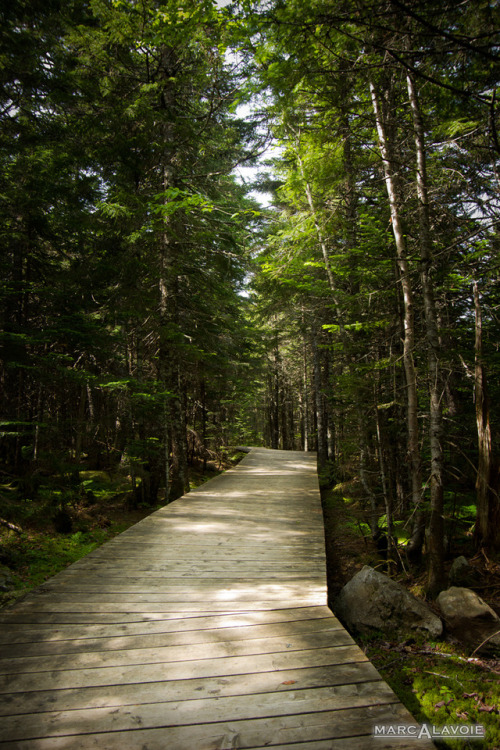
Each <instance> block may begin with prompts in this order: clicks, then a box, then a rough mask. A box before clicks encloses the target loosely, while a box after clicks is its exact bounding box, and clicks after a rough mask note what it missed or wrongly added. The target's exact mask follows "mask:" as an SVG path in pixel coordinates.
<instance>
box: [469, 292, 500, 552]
mask: <svg viewBox="0 0 500 750" xmlns="http://www.w3.org/2000/svg"><path fill="white" fill-rule="evenodd" d="M473 294H474V308H475V314H476V315H475V317H476V325H475V329H476V336H475V367H474V386H475V398H476V424H477V444H478V467H477V479H476V528H475V532H474V540H475V543H476V545H477V547H485V548H486V549H488V550H490V551H492V552H493V551H496V550H497V549H498V548H499V547H500V499H499V494H498V466H497V465H496V462H495V461H494V458H493V445H492V439H491V426H490V404H489V398H488V391H487V385H486V373H485V371H484V366H483V324H482V311H481V300H480V298H479V288H478V285H477V282H474V284H473Z"/></svg>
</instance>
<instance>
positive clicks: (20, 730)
mask: <svg viewBox="0 0 500 750" xmlns="http://www.w3.org/2000/svg"><path fill="white" fill-rule="evenodd" d="M394 701H395V696H394V693H393V692H392V690H391V689H390V688H389V686H388V685H386V684H385V683H380V680H377V681H376V682H361V683H355V684H353V685H338V686H335V687H333V686H329V687H316V688H313V689H307V688H305V689H303V690H294V691H282V692H278V693H256V694H255V693H254V694H247V695H244V696H227V697H220V696H219V697H218V698H217V700H214V699H213V698H200V699H195V700H185V701H178V700H176V701H169V702H166V703H161V702H155V703H142V704H135V705H127V706H113V707H109V708H108V707H106V708H88V707H87V708H85V709H83V710H82V709H74V710H72V711H49V712H44V713H37V714H35V715H28V716H24V717H23V720H22V722H20V721H19V718H18V717H17V716H10V717H6V716H4V717H3V719H2V737H3V738H5V739H7V740H20V739H24V738H26V739H28V738H35V737H39V736H40V734H42V736H58V735H63V736H64V735H72V734H73V735H75V734H77V735H82V734H83V735H84V734H87V733H88V732H89V730H90V731H92V733H95V734H97V733H99V732H109V731H112V732H121V731H126V730H130V729H135V727H137V726H138V725H139V726H140V727H141V729H149V728H154V727H157V726H162V725H163V726H165V725H166V726H168V727H169V729H171V728H172V727H182V726H187V725H191V724H193V723H196V724H197V725H201V724H212V723H213V722H232V721H234V720H237V721H242V720H243V721H244V720H246V719H263V718H270V717H273V718H274V717H278V716H286V717H290V716H291V715H295V714H306V713H321V712H326V711H339V710H342V709H346V708H352V709H356V708H360V707H366V706H374V705H376V706H381V705H384V704H392V703H394Z"/></svg>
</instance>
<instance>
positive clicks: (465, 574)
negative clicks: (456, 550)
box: [448, 555, 474, 586]
mask: <svg viewBox="0 0 500 750" xmlns="http://www.w3.org/2000/svg"><path fill="white" fill-rule="evenodd" d="M473 581H474V568H473V567H472V565H469V563H468V561H467V560H466V558H465V557H464V556H463V555H460V557H457V558H456V559H455V560H453V563H452V565H451V568H450V572H449V574H448V585H449V586H470V585H471V583H472V582H473Z"/></svg>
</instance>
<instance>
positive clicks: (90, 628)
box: [0, 607, 332, 643]
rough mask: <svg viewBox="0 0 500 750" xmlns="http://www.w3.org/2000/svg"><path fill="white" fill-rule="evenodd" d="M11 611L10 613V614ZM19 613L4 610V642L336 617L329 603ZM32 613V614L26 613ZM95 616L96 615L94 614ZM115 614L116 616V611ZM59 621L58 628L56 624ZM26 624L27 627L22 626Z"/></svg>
mask: <svg viewBox="0 0 500 750" xmlns="http://www.w3.org/2000/svg"><path fill="white" fill-rule="evenodd" d="M9 615H10V617H9ZM15 615H16V613H15V611H14V610H10V611H9V612H8V613H4V619H3V620H0V640H1V642H2V643H10V642H15V641H16V640H17V639H18V637H20V638H24V637H25V636H24V632H25V630H28V631H30V630H31V631H32V632H35V633H40V635H39V637H40V638H42V637H43V638H44V639H46V638H47V637H50V638H56V639H59V638H64V637H66V635H65V634H66V633H68V632H72V633H73V635H72V637H77V636H76V635H75V633H76V634H78V633H79V634H80V635H81V636H82V637H90V638H92V637H94V638H97V637H101V636H109V635H112V634H113V633H115V634H116V633H118V634H120V633H122V634H124V635H138V634H140V633H144V632H148V633H151V632H157V633H158V632H174V631H182V630H193V629H194V630H203V629H205V628H227V627H243V626H247V625H257V624H267V623H280V622H301V621H302V620H314V619H324V618H330V617H332V613H331V611H330V609H328V607H303V608H296V609H276V610H265V611H256V612H243V613H237V614H231V615H218V614H216V615H209V616H203V615H201V614H199V613H198V612H194V613H191V615H190V616H187V617H185V616H183V615H182V614H179V615H178V616H177V617H171V618H169V619H166V618H162V617H161V615H149V614H148V613H146V612H145V613H143V615H142V616H141V615H137V616H135V619H134V620H132V621H131V622H121V623H120V622H115V621H114V619H113V620H111V621H110V622H108V623H106V622H103V623H102V624H101V623H100V624H85V623H79V624H77V625H75V624H74V623H71V622H69V623H63V622H61V623H56V622H55V621H54V620H53V619H52V618H53V617H56V616H57V615H48V616H49V617H50V620H49V621H48V622H45V621H44V622H41V621H40V622H36V623H34V622H33V617H36V615H31V616H30V617H31V621H30V622H28V623H26V624H23V623H18V620H17V619H14V620H12V619H11V618H13V617H14V616H15ZM24 616H25V617H28V615H24ZM90 616H92V615H90ZM111 617H113V618H114V617H115V615H112V616H111ZM12 622H15V623H16V627H15V628H12V624H11V623H12ZM54 625H57V628H55V627H54ZM20 626H24V627H20Z"/></svg>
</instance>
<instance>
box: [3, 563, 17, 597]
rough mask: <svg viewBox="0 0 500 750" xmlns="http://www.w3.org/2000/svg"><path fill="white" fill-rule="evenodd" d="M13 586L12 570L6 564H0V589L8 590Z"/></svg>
mask: <svg viewBox="0 0 500 750" xmlns="http://www.w3.org/2000/svg"><path fill="white" fill-rule="evenodd" d="M13 588H14V581H13V579H12V571H11V569H10V568H8V567H7V566H6V565H0V591H3V592H5V591H10V590H11V589H13Z"/></svg>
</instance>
